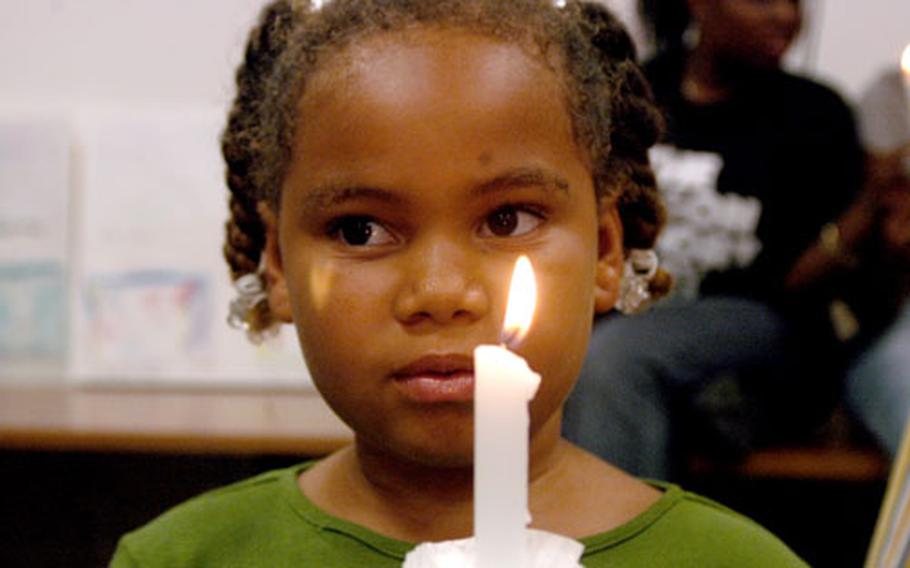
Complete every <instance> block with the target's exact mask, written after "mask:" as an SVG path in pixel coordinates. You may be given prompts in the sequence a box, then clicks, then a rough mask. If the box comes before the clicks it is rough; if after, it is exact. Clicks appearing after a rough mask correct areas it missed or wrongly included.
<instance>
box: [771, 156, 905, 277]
mask: <svg viewBox="0 0 910 568" xmlns="http://www.w3.org/2000/svg"><path fill="white" fill-rule="evenodd" d="M908 152H910V145H907V146H905V147H903V148H899V149H898V150H895V151H893V152H890V153H888V154H884V155H877V156H870V157H869V162H868V169H867V172H868V173H867V179H866V183H865V185H864V187H863V189H862V190H861V191H860V193H859V195H858V196H857V198H856V199H855V200H854V202H853V203H852V204H851V205H850V206H849V207H848V208H847V209H846V210H845V211H844V212H843V213H842V214H841V215H840V216H838V217H837V218H836V219H832V220H831V221H830V222H828V223H827V224H825V225H824V226H823V227H822V229H821V231H820V232H819V236H818V238H817V239H816V240H815V242H814V243H812V244H811V245H810V246H809V248H807V249H806V250H805V251H804V252H803V253H802V254H801V255H800V256H799V258H798V259H797V260H796V262H795V263H794V265H793V268H792V269H791V270H790V272H789V274H788V275H787V279H786V288H787V289H788V290H789V291H791V292H798V291H802V290H805V289H808V288H811V287H813V286H815V285H817V284H819V283H821V282H824V281H826V280H828V279H830V278H832V277H836V276H837V275H841V274H844V273H845V272H850V271H852V270H855V269H857V268H859V266H860V264H861V262H862V256H863V251H864V249H867V248H868V247H867V244H868V243H869V242H870V241H872V240H878V241H879V242H881V243H882V244H883V245H884V246H885V247H889V248H895V249H896V250H906V249H910V246H908V244H907V241H908V240H910V234H908V225H907V224H905V222H906V221H908V220H910V187H908V184H910V181H908V176H907V173H906V172H905V171H904V166H903V161H904V160H905V159H906V155H907V153H908ZM902 243H903V244H902ZM907 254H908V255H910V253H907ZM908 258H910V256H908Z"/></svg>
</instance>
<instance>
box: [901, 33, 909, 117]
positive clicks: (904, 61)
mask: <svg viewBox="0 0 910 568" xmlns="http://www.w3.org/2000/svg"><path fill="white" fill-rule="evenodd" d="M901 76H902V77H903V79H904V101H905V104H906V108H907V116H910V44H908V45H907V47H905V48H904V52H903V53H902V54H901Z"/></svg>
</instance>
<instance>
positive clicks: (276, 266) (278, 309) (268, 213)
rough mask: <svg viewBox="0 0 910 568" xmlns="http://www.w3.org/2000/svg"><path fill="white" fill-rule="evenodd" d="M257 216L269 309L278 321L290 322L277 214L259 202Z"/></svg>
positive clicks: (288, 296)
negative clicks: (261, 230)
mask: <svg viewBox="0 0 910 568" xmlns="http://www.w3.org/2000/svg"><path fill="white" fill-rule="evenodd" d="M257 209H258V211H259V216H260V218H262V223H263V224H264V225H265V249H264V250H263V254H264V255H265V266H264V271H263V274H264V276H265V284H266V291H267V293H268V300H269V311H270V312H271V313H272V316H274V318H275V319H276V320H278V321H281V322H284V323H291V321H292V318H291V301H290V294H289V293H288V286H287V280H286V279H285V277H284V266H283V264H282V262H281V247H280V246H279V244H278V216H277V215H275V212H274V211H272V208H271V207H269V206H268V205H267V204H266V203H264V202H260V203H259V206H258V208H257Z"/></svg>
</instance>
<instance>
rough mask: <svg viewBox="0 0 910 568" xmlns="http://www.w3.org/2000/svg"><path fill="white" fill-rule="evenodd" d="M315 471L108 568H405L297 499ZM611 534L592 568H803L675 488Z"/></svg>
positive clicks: (224, 506) (743, 525) (177, 518)
mask: <svg viewBox="0 0 910 568" xmlns="http://www.w3.org/2000/svg"><path fill="white" fill-rule="evenodd" d="M311 465H312V462H310V463H305V464H301V465H297V466H294V467H291V468H287V469H281V470H276V471H272V472H269V473H265V474H262V475H259V476H257V477H254V478H252V479H249V480H246V481H242V482H239V483H235V484H233V485H229V486H227V487H224V488H221V489H218V490H215V491H212V492H209V493H206V494H203V495H201V496H199V497H196V498H194V499H191V500H189V501H187V502H186V503H184V504H182V505H179V506H177V507H175V508H174V509H172V510H170V511H168V512H166V513H165V514H163V515H162V516H160V517H159V518H157V519H155V520H154V521H152V522H151V523H149V524H148V525H146V526H145V527H142V528H140V529H138V530H136V531H134V532H132V533H130V534H128V535H126V536H124V537H123V538H122V539H121V540H120V543H119V546H118V548H117V551H116V552H115V554H114V558H113V560H112V561H111V567H112V568H128V567H129V568H136V567H141V568H158V567H160V568H181V567H194V568H197V567H198V568H202V567H208V566H211V567H218V568H231V567H255V566H262V567H268V568H281V567H284V566H287V567H291V566H293V567H295V568H299V567H305V566H314V567H319V568H331V567H335V566H337V567H345V568H350V567H362V566H368V567H382V566H401V563H402V562H403V561H404V557H405V554H407V553H408V551H409V550H411V549H412V548H413V547H414V546H415V544H414V543H410V542H403V541H399V540H395V539H391V538H387V537H384V536H381V535H379V534H376V533H374V532H372V531H370V530H368V529H366V528H364V527H361V526H358V525H355V524H353V523H349V522H347V521H343V520H341V519H338V518H336V517H333V516H331V515H329V514H327V513H326V512H324V511H322V510H321V509H319V508H317V507H316V505H315V504H313V503H312V502H311V501H310V500H309V499H307V498H306V497H305V496H304V495H303V493H302V492H301V491H300V490H299V489H298V486H297V477H298V475H299V474H300V472H301V471H303V470H305V469H306V468H308V467H310V466H311ZM655 485H656V486H657V487H658V488H659V489H661V490H663V496H662V497H661V498H660V499H659V500H658V501H657V502H656V503H655V504H654V505H653V506H652V507H651V508H649V509H648V510H647V511H645V512H644V513H643V514H641V515H639V516H638V517H636V518H635V519H633V520H632V521H630V522H629V523H626V524H625V525H623V526H620V527H618V528H615V529H613V530H611V531H608V532H605V533H602V534H598V535H594V536H591V537H587V538H584V539H581V542H582V543H583V544H584V545H585V553H584V556H583V557H582V563H583V564H584V566H586V567H596V566H610V567H620V566H648V567H661V566H673V567H679V566H699V567H704V566H735V567H737V568H749V567H756V566H769V567H770V566H773V567H775V568H782V567H788V566H806V564H805V563H804V562H803V561H802V560H800V559H799V558H798V557H797V556H796V555H795V554H794V553H793V552H792V551H790V549H788V548H787V546H786V545H784V544H783V543H782V542H781V541H779V540H778V539H777V538H775V537H774V536H773V535H771V533H769V532H768V531H766V530H765V529H763V528H762V527H761V526H759V525H758V524H756V523H755V522H753V521H751V520H749V519H748V518H746V517H744V516H742V515H739V514H737V513H735V512H733V511H731V510H729V509H727V508H725V507H723V506H721V505H718V504H717V503H714V502H713V501H711V500H709V499H705V498H704V497H699V496H697V495H693V494H691V493H687V492H685V491H683V490H682V489H680V488H679V487H677V486H675V485H669V484H655Z"/></svg>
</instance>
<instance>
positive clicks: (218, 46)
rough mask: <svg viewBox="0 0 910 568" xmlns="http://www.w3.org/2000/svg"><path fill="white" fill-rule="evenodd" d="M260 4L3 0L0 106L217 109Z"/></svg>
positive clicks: (242, 0) (236, 0)
mask: <svg viewBox="0 0 910 568" xmlns="http://www.w3.org/2000/svg"><path fill="white" fill-rule="evenodd" d="M261 4H262V2H261V1H260V0H0V53H2V54H3V55H2V57H0V104H4V103H5V104H14V105H18V104H39V105H52V106H55V107H58V106H59V107H64V108H66V107H70V106H72V105H80V104H88V105H93V106H94V105H97V104H102V105H103V104H106V103H111V102H113V103H126V104H132V103H141V104H154V105H158V104H165V105H183V104H190V105H197V104H200V105H206V104H222V103H224V102H225V101H227V100H229V97H230V95H231V93H232V70H233V68H234V66H235V64H236V62H237V61H239V58H240V56H241V54H242V46H243V41H244V36H245V34H246V31H247V29H248V28H249V27H250V25H251V23H252V22H253V21H254V19H255V17H256V15H257V13H258V10H259V6H260V5H261Z"/></svg>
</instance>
